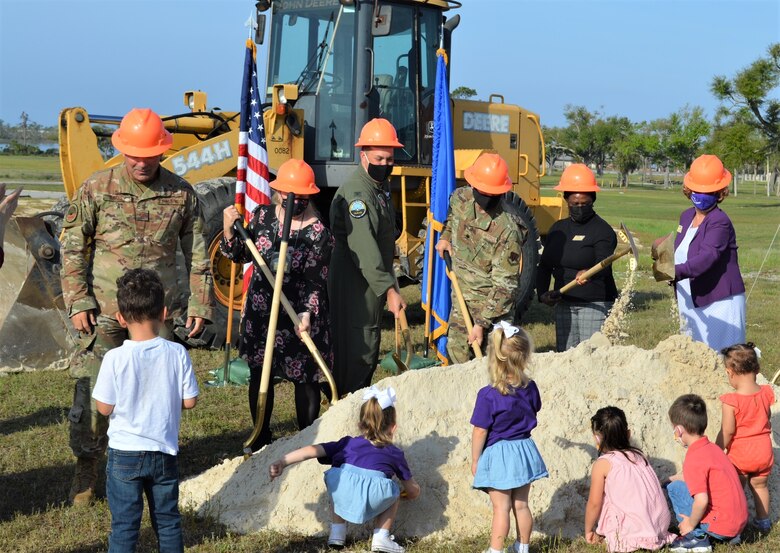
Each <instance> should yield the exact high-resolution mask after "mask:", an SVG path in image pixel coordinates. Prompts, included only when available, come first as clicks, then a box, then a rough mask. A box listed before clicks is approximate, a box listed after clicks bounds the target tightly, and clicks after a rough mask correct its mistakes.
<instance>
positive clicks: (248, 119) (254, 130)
mask: <svg viewBox="0 0 780 553" xmlns="http://www.w3.org/2000/svg"><path fill="white" fill-rule="evenodd" d="M270 203H271V187H270V186H269V185H268V151H267V150H266V145H265V128H264V127H263V110H262V107H261V104H260V91H259V89H258V87H257V66H256V64H255V44H254V42H253V41H252V40H247V44H246V57H245V59H244V82H243V86H242V87H241V121H240V125H239V133H238V167H237V171H236V209H238V212H239V213H243V215H244V220H245V221H249V220H250V219H251V218H252V213H253V212H254V210H255V208H256V207H257V206H258V205H261V204H270ZM251 274H252V266H251V264H250V265H248V266H245V267H244V290H245V291H246V288H247V286H248V285H249V280H250V277H251Z"/></svg>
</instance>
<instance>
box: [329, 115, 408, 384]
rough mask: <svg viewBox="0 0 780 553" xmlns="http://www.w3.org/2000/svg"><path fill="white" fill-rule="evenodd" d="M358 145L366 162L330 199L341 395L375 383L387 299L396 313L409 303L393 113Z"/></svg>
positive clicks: (371, 125) (374, 123)
mask: <svg viewBox="0 0 780 553" xmlns="http://www.w3.org/2000/svg"><path fill="white" fill-rule="evenodd" d="M355 146H359V147H361V148H362V151H361V152H360V167H358V168H357V169H356V170H355V172H354V174H353V175H352V177H351V178H350V179H349V180H348V181H347V182H345V183H344V184H342V185H341V186H340V187H339V189H338V190H337V191H336V195H335V197H334V198H333V203H332V204H331V206H330V224H331V230H332V232H333V236H334V237H335V239H336V244H335V247H334V250H333V255H332V257H331V261H330V269H329V272H328V295H329V297H330V306H331V310H330V319H331V329H332V330H331V335H332V337H333V356H334V363H333V376H334V379H335V380H336V387H337V388H338V391H339V393H340V394H342V395H344V394H349V393H351V392H354V391H355V390H359V389H360V388H364V387H366V386H369V385H370V384H371V378H372V377H373V375H374V371H375V370H376V365H377V362H378V361H379V339H380V323H381V319H382V311H383V307H384V305H385V301H387V308H388V309H389V310H390V311H392V313H393V315H395V316H396V318H397V317H398V314H399V312H400V310H401V309H403V308H405V307H406V304H405V303H404V301H403V299H402V298H401V294H400V292H399V291H398V288H397V284H396V281H395V273H394V272H393V256H394V253H395V214H394V210H393V204H392V201H391V199H390V192H389V189H388V187H387V179H388V177H389V176H390V171H392V169H393V156H394V153H395V152H394V148H400V147H402V146H403V144H401V143H400V142H398V137H397V135H396V132H395V128H393V125H392V124H391V123H390V122H389V121H387V120H386V119H372V120H371V121H369V122H368V123H366V124H365V126H364V127H363V130H362V131H361V133H360V139H359V140H358V142H357V144H355Z"/></svg>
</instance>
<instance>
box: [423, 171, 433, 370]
mask: <svg viewBox="0 0 780 553" xmlns="http://www.w3.org/2000/svg"><path fill="white" fill-rule="evenodd" d="M427 182H428V185H427V186H426V189H427V190H426V195H428V196H430V181H427ZM428 205H429V206H430V205H431V200H430V197H429V198H428ZM427 234H428V236H427V237H426V238H427V239H426V243H427V244H428V248H427V249H426V250H425V256H426V257H427V258H428V259H427V260H426V261H427V262H428V274H427V275H425V277H426V281H425V352H424V353H425V357H428V350H429V348H430V345H431V343H432V342H433V340H432V339H431V336H432V333H431V316H432V314H433V305H431V302H432V301H433V290H431V286H433V255H432V253H433V249H434V247H433V213H432V212H431V210H430V209H428V229H427Z"/></svg>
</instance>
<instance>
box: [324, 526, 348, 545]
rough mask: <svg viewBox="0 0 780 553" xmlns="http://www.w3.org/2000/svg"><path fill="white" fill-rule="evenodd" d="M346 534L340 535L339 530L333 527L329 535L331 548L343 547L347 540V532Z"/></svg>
mask: <svg viewBox="0 0 780 553" xmlns="http://www.w3.org/2000/svg"><path fill="white" fill-rule="evenodd" d="M344 534H345V535H343V536H340V535H339V532H334V531H333V528H331V530H330V535H329V536H328V547H329V548H331V549H343V548H344V544H345V543H346V541H347V537H346V532H345V533H344Z"/></svg>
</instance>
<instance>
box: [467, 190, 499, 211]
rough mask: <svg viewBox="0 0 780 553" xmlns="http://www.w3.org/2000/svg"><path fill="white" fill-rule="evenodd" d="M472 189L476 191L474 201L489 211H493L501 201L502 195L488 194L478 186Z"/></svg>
mask: <svg viewBox="0 0 780 553" xmlns="http://www.w3.org/2000/svg"><path fill="white" fill-rule="evenodd" d="M472 190H473V191H474V201H475V202H477V205H478V206H479V207H481V208H482V209H483V210H484V211H486V212H487V213H491V212H493V211H494V210H495V209H496V208H497V207H498V204H499V203H501V196H488V195H487V194H483V193H482V192H480V191H479V190H477V189H476V188H472Z"/></svg>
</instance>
